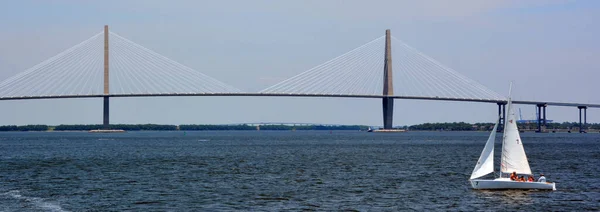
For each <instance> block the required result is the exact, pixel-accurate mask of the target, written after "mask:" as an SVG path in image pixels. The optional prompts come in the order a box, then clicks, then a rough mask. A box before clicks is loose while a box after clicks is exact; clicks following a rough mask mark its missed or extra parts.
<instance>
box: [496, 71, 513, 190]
mask: <svg viewBox="0 0 600 212" xmlns="http://www.w3.org/2000/svg"><path fill="white" fill-rule="evenodd" d="M511 92H512V81H511V82H510V86H509V87H508V101H507V103H506V105H507V111H508V116H507V114H504V117H508V118H510V113H511V104H512V102H511V101H512V100H511V98H510V95H511ZM507 123H508V122H507V121H506V119H505V120H504V127H503V128H502V130H503V131H504V132H502V152H501V153H500V170H499V171H498V172H499V173H500V175H499V176H500V178H502V165H503V164H504V161H503V160H502V159H503V158H504V157H503V155H504V142H506V126H507Z"/></svg>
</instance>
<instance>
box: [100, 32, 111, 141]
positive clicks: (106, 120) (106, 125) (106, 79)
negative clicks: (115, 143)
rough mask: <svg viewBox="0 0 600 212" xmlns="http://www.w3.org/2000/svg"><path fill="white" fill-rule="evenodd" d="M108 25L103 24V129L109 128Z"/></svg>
mask: <svg viewBox="0 0 600 212" xmlns="http://www.w3.org/2000/svg"><path fill="white" fill-rule="evenodd" d="M108 34H109V32H108V25H104V110H103V111H104V112H103V120H102V128H104V129H105V130H108V129H110V122H109V113H108V111H109V100H108V94H109V92H110V90H109V87H108V86H109V84H108V82H109V77H108V67H109V65H108V59H109V58H108Z"/></svg>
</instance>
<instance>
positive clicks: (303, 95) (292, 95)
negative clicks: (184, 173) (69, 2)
mask: <svg viewBox="0 0 600 212" xmlns="http://www.w3.org/2000/svg"><path fill="white" fill-rule="evenodd" d="M105 96H108V97H160V96H165V97H167V96H255V97H260V96H265V97H338V98H383V97H391V98H394V99H415V100H434V101H458V102H482V103H506V100H497V99H468V98H438V97H421V96H384V95H346V94H284V93H160V94H108V95H102V94H95V95H58V96H17V97H0V100H26V99H73V98H101V97H105ZM513 104H525V105H538V104H546V105H549V106H564V107H577V106H585V107H589V108H600V104H588V103H571V102H544V101H526V100H513Z"/></svg>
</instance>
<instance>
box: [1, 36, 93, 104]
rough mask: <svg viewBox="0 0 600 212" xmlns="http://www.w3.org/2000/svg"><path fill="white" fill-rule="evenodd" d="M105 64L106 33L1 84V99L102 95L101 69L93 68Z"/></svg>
mask: <svg viewBox="0 0 600 212" xmlns="http://www.w3.org/2000/svg"><path fill="white" fill-rule="evenodd" d="M101 62H102V33H98V34H96V35H94V36H92V37H91V38H89V39H87V40H85V41H83V42H81V43H79V44H77V45H75V46H73V47H71V48H69V49H67V50H65V51H63V52H61V53H59V54H57V55H56V56H53V57H51V58H50V59H48V60H46V61H44V62H42V63H40V64H38V65H35V66H33V67H31V68H29V69H27V70H25V71H24V72H21V73H19V74H17V75H15V76H13V77H11V78H8V79H6V80H5V81H3V82H2V83H0V97H23V96H50V95H57V96H58V95H86V94H100V93H101V89H102V87H101V86H102V84H101V81H100V80H101V75H102V71H101V66H96V67H93V66H94V65H100V64H101ZM91 79H97V81H91ZM90 91H91V92H90Z"/></svg>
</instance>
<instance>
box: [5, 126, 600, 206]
mask: <svg viewBox="0 0 600 212" xmlns="http://www.w3.org/2000/svg"><path fill="white" fill-rule="evenodd" d="M487 136H488V133H486V132H408V133H390V134H386V133H366V132H348V131H333V132H330V131H295V132H292V131H285V132H267V131H247V132H243V131H237V132H226V131H220V132H128V133H122V134H91V133H85V132H37V133H33V132H19V133H0V159H1V160H0V211H125V210H133V211H230V210H253V211H282V210H292V211H296V210H316V211H332V210H333V211H338V210H356V211H399V210H417V211H431V210H440V211H448V210H450V211H453V210H459V211H476V210H483V211H497V210H509V211H514V210H522V211H583V210H598V209H599V208H600V133H588V134H567V133H556V134H535V133H522V134H521V136H522V140H523V143H524V146H525V151H526V153H527V156H528V158H529V162H530V165H531V169H532V171H533V172H534V173H535V175H536V177H537V176H538V174H539V173H540V172H543V173H544V174H545V175H546V177H547V178H548V180H549V181H553V182H556V183H557V185H556V187H557V191H476V190H472V189H471V187H470V185H469V184H468V181H467V180H468V178H469V176H470V174H471V172H472V169H473V167H474V165H475V163H476V162H477V159H478V157H479V154H480V153H481V150H482V149H483V146H484V145H485V141H486V139H487ZM500 136H501V135H499V136H498V139H497V142H496V148H495V149H496V150H497V151H496V157H495V162H496V167H497V164H498V161H499V158H498V157H499V155H500V153H499V151H498V150H500V138H501V137H500ZM496 170H497V168H496ZM491 177H493V176H491Z"/></svg>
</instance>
